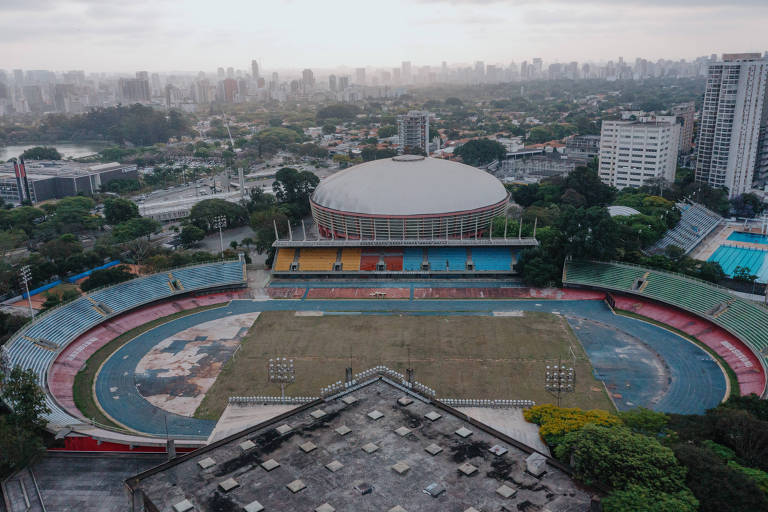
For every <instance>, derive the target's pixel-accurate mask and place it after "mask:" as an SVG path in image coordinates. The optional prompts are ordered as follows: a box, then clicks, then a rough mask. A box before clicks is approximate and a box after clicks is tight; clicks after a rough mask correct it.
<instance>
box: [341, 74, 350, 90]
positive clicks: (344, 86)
mask: <svg viewBox="0 0 768 512" xmlns="http://www.w3.org/2000/svg"><path fill="white" fill-rule="evenodd" d="M347 89H349V77H348V76H340V77H339V91H346V90H347Z"/></svg>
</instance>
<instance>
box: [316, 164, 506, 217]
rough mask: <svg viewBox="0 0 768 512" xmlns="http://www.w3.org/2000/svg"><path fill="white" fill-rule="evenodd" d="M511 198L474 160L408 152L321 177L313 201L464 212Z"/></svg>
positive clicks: (370, 209)
mask: <svg viewBox="0 0 768 512" xmlns="http://www.w3.org/2000/svg"><path fill="white" fill-rule="evenodd" d="M506 197H507V190H506V189H505V188H504V186H503V185H502V184H501V182H500V181H499V180H498V179H496V178H495V177H493V176H491V175H490V174H488V173H487V172H485V171H482V170H480V169H476V168H474V167H470V166H469V165H464V164H460V163H458V162H451V161H449V160H441V159H437V158H425V157H422V156H417V155H402V156H396V157H393V158H385V159H381V160H374V161H372V162H366V163H364V164H360V165H355V166H353V167H350V168H349V169H345V170H343V171H340V172H337V173H336V174H334V175H332V176H330V177H328V178H326V179H325V180H323V181H321V182H320V184H319V185H318V186H317V189H315V192H314V194H313V195H312V200H313V201H314V202H315V203H316V204H318V205H320V206H324V207H326V208H330V209H332V210H340V211H344V212H352V213H362V214H368V215H423V214H438V213H451V212H462V211H467V210H475V209H477V208H483V207H487V206H490V205H494V204H497V203H499V202H501V201H503V200H504V199H506Z"/></svg>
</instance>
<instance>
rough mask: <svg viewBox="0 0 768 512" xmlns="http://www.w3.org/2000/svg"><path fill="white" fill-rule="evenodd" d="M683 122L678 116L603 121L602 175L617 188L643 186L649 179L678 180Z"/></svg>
mask: <svg viewBox="0 0 768 512" xmlns="http://www.w3.org/2000/svg"><path fill="white" fill-rule="evenodd" d="M679 142H680V124H679V123H678V122H677V118H676V117H675V116H659V117H655V118H654V117H641V118H639V119H637V120H625V121H603V125H602V129H601V132H600V165H599V167H598V169H599V174H600V179H601V180H602V181H603V183H605V184H607V185H611V186H614V187H616V188H624V187H642V186H643V185H646V184H647V183H648V181H649V180H655V179H659V178H662V179H664V180H665V181H668V182H672V181H674V180H675V170H676V169H677V148H678V144H679Z"/></svg>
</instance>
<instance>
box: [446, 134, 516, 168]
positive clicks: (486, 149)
mask: <svg viewBox="0 0 768 512" xmlns="http://www.w3.org/2000/svg"><path fill="white" fill-rule="evenodd" d="M455 153H456V155H458V156H460V157H461V159H462V160H463V161H464V163H465V164H468V165H485V164H489V163H491V162H493V161H494V160H501V159H502V158H504V155H505V154H506V153H507V150H506V149H505V148H504V146H503V145H502V144H501V143H499V142H497V141H495V140H490V139H473V140H470V141H468V142H466V143H465V144H462V145H461V146H459V147H458V148H456V151H455Z"/></svg>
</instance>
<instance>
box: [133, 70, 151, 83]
mask: <svg viewBox="0 0 768 512" xmlns="http://www.w3.org/2000/svg"><path fill="white" fill-rule="evenodd" d="M136 80H147V81H149V72H148V71H137V72H136Z"/></svg>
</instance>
